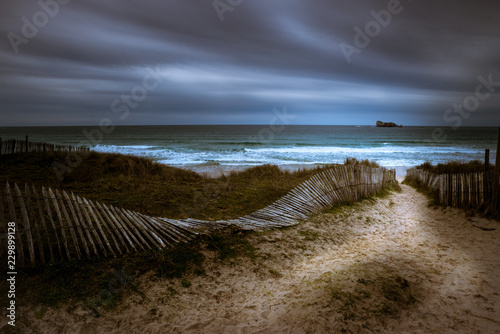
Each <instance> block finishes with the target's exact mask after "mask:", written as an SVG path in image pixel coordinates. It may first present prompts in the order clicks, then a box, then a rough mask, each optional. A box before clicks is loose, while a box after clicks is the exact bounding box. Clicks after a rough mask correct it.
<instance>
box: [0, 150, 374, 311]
mask: <svg viewBox="0 0 500 334" xmlns="http://www.w3.org/2000/svg"><path fill="white" fill-rule="evenodd" d="M65 158H66V155H65V154H61V153H43V154H42V153H20V154H12V155H4V156H1V157H0V182H1V183H2V184H4V183H5V182H7V181H8V182H17V183H19V184H23V183H25V182H26V183H28V184H31V183H33V184H35V185H37V186H46V187H47V186H48V187H53V188H59V189H64V190H66V191H73V192H75V194H77V195H79V196H83V197H86V198H88V199H91V200H95V201H100V202H103V203H108V204H112V205H115V206H118V207H123V208H127V209H131V210H135V211H139V212H142V213H145V214H148V215H156V216H161V217H168V218H180V217H190V218H202V219H222V218H225V219H227V218H229V217H238V216H242V215H244V214H247V213H251V212H253V211H255V210H258V209H261V208H262V207H264V206H265V205H267V204H270V203H272V202H273V201H275V200H277V199H279V198H280V197H281V196H283V195H285V194H286V193H287V192H288V191H289V190H291V189H292V188H293V187H295V186H297V185H298V184H300V183H301V182H304V181H305V180H307V179H308V178H310V177H311V176H312V175H314V174H316V173H318V172H320V171H322V170H324V169H327V168H329V166H323V167H318V168H315V169H309V170H299V171H295V172H290V171H283V170H281V169H280V168H279V167H277V166H272V165H264V166H258V167H253V168H249V169H247V170H244V171H241V172H231V173H229V175H225V176H221V177H219V178H215V179H213V178H208V177H203V176H201V175H199V174H197V173H195V172H192V171H188V170H183V169H178V168H173V167H169V166H166V165H163V164H160V163H156V162H154V161H152V160H150V159H147V158H140V157H134V156H128V155H120V154H109V153H96V152H91V153H89V154H88V155H86V156H84V157H83V158H82V161H81V163H80V164H79V165H78V166H76V167H75V168H74V169H73V171H72V173H70V174H68V175H66V177H65V178H64V180H63V181H62V182H59V180H58V179H57V177H56V174H55V173H54V171H53V170H52V168H51V165H52V163H53V162H54V161H58V162H60V163H63V162H64V159H65ZM346 163H348V164H356V163H357V164H363V165H368V166H371V167H374V166H376V165H375V164H374V163H372V162H369V161H357V160H355V159H349V160H348V162H347V161H346ZM252 233H255V232H247V231H241V230H239V229H235V228H232V227H229V228H227V229H225V230H222V231H220V232H218V233H215V234H210V235H205V234H202V235H200V236H198V237H197V238H196V239H194V240H193V241H191V242H189V243H187V244H178V245H176V246H175V247H173V248H170V249H166V250H156V251H148V252H143V253H139V254H129V255H127V256H123V257H118V258H114V259H92V260H82V261H70V262H62V263H56V264H49V265H40V266H38V267H35V268H26V269H20V275H22V276H23V277H24V278H25V279H23V280H21V281H20V282H19V286H18V289H19V290H18V291H19V295H20V297H19V299H20V301H22V302H23V303H24V304H25V305H27V304H34V305H44V307H46V306H48V307H58V306H59V305H61V303H65V302H70V303H71V305H73V306H74V307H75V308H76V307H80V306H81V307H83V308H84V309H91V310H92V311H93V312H94V315H95V316H99V314H100V312H102V310H106V309H112V308H114V307H116V306H117V305H118V304H119V302H120V300H121V298H122V296H123V294H125V293H130V292H133V293H134V294H138V295H140V294H141V291H140V284H139V283H138V282H139V280H138V278H140V277H142V276H143V275H145V274H146V273H152V274H153V277H157V278H169V279H174V278H178V279H183V280H184V281H183V282H184V283H183V286H189V279H188V278H187V277H189V276H190V275H203V274H204V271H203V263H204V261H205V259H206V257H207V254H212V255H211V258H215V259H217V261H221V262H225V261H234V260H235V259H237V258H239V257H246V258H248V259H250V260H252V261H255V260H257V258H258V257H259V255H258V254H257V251H256V249H255V248H254V247H253V246H252V245H251V244H250V243H249V242H248V240H247V235H248V234H252ZM303 237H304V238H305V239H307V240H309V239H314V238H315V237H317V236H316V235H314V234H311V233H309V234H307V235H304V236H303ZM271 274H273V273H271ZM273 275H275V276H279V275H278V274H276V273H274V274H273ZM6 289H7V284H6V281H5V280H3V282H2V283H0V293H6Z"/></svg>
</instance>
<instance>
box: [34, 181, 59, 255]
mask: <svg viewBox="0 0 500 334" xmlns="http://www.w3.org/2000/svg"><path fill="white" fill-rule="evenodd" d="M32 187H33V188H32V189H33V198H34V199H35V201H36V207H37V209H38V214H39V216H40V224H41V227H42V231H43V233H41V234H42V238H44V239H45V240H47V246H48V248H49V254H50V261H51V262H54V261H55V259H54V250H53V249H52V243H51V242H50V237H49V231H48V228H47V223H46V221H45V213H44V212H43V209H42V204H41V203H40V197H39V195H38V193H37V191H36V188H35V186H34V185H33V186H32ZM55 232H56V229H55V227H54V233H55ZM56 235H57V234H56ZM41 249H43V246H42V248H41Z"/></svg>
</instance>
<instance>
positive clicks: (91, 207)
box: [83, 198, 122, 257]
mask: <svg viewBox="0 0 500 334" xmlns="http://www.w3.org/2000/svg"><path fill="white" fill-rule="evenodd" d="M83 202H84V203H85V204H86V205H87V209H88V210H89V212H90V215H91V216H92V217H93V218H94V222H95V224H96V225H97V228H98V229H99V232H100V233H101V236H102V238H103V239H104V242H105V243H106V245H107V246H108V249H109V251H110V252H111V254H113V257H116V253H115V252H114V250H113V247H112V246H111V243H110V242H109V240H108V237H107V235H106V232H104V230H103V228H102V226H104V228H105V229H106V230H107V231H109V229H108V224H106V222H105V220H104V219H103V218H102V216H101V215H100V213H99V211H97V210H96V209H95V208H94V204H93V203H92V202H91V201H87V199H85V198H84V199H83ZM108 233H109V235H110V237H111V239H113V242H114V243H115V247H116V248H117V250H118V252H119V253H120V254H122V252H121V250H120V245H118V242H117V241H116V239H115V236H114V235H113V233H112V232H111V231H109V232H108Z"/></svg>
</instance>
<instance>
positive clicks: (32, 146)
mask: <svg viewBox="0 0 500 334" xmlns="http://www.w3.org/2000/svg"><path fill="white" fill-rule="evenodd" d="M89 150H90V148H88V147H85V146H73V145H55V144H49V143H41V142H31V141H29V140H28V136H26V139H25V140H16V139H7V140H2V139H1V138H0V155H5V154H14V153H21V152H54V151H59V152H87V151H89Z"/></svg>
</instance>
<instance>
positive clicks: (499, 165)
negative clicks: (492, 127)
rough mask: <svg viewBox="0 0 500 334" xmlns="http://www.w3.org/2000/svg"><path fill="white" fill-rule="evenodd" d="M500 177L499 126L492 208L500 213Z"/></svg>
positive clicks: (499, 130) (499, 129)
mask: <svg viewBox="0 0 500 334" xmlns="http://www.w3.org/2000/svg"><path fill="white" fill-rule="evenodd" d="M499 178H500V128H498V144H497V156H496V161H495V177H494V179H493V196H492V197H493V200H492V208H493V212H494V213H496V214H498V209H499V207H498V199H499V196H498V195H499V194H498V180H499Z"/></svg>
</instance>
